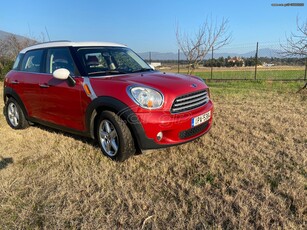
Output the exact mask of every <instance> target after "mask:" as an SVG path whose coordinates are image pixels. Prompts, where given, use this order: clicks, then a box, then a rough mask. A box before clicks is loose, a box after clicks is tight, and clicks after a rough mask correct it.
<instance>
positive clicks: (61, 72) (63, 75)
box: [53, 68, 70, 80]
mask: <svg viewBox="0 0 307 230" xmlns="http://www.w3.org/2000/svg"><path fill="white" fill-rule="evenodd" d="M69 76H70V72H69V70H68V69H64V68H60V69H57V70H55V71H54V72H53V77H54V78H56V79H60V80H66V79H67V78H68V77H69Z"/></svg>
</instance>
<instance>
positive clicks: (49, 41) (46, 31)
mask: <svg viewBox="0 0 307 230" xmlns="http://www.w3.org/2000/svg"><path fill="white" fill-rule="evenodd" d="M45 30H46V34H47V36H48V39H49V42H50V36H49V33H48V30H47V26H45Z"/></svg>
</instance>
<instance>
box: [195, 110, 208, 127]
mask: <svg viewBox="0 0 307 230" xmlns="http://www.w3.org/2000/svg"><path fill="white" fill-rule="evenodd" d="M210 117H211V111H209V112H207V113H204V114H202V115H200V116H197V117H194V118H192V127H194V126H197V125H200V124H202V123H205V122H206V121H208V120H209V119H210Z"/></svg>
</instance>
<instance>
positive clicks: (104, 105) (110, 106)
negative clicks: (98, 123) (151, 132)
mask: <svg viewBox="0 0 307 230" xmlns="http://www.w3.org/2000/svg"><path fill="white" fill-rule="evenodd" d="M100 109H102V110H104V109H105V110H111V111H112V112H115V113H116V115H118V116H119V117H120V118H121V119H123V120H124V121H125V122H126V124H127V125H128V127H129V129H130V131H131V133H132V136H133V137H134V138H136V142H137V144H138V147H139V148H140V149H152V148H159V147H160V148H161V147H165V146H160V145H158V144H157V143H156V142H155V141H154V140H153V139H151V138H148V137H147V136H146V134H145V131H144V128H143V126H142V124H141V122H140V121H139V119H138V117H137V116H136V114H135V113H134V112H133V111H132V110H131V109H130V107H129V106H128V105H126V104H125V103H123V102H122V101H120V100H118V99H116V98H114V97H108V96H102V97H98V98H96V99H94V100H93V101H92V102H91V103H90V104H89V106H88V107H87V110H86V114H85V119H86V120H85V122H86V127H87V130H88V132H89V133H90V136H91V137H92V138H93V139H94V138H95V120H96V117H97V115H98V114H99V112H100V111H99V110H100Z"/></svg>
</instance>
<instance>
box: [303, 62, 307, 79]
mask: <svg viewBox="0 0 307 230" xmlns="http://www.w3.org/2000/svg"><path fill="white" fill-rule="evenodd" d="M306 73H307V57H305V76H304V81H306Z"/></svg>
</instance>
